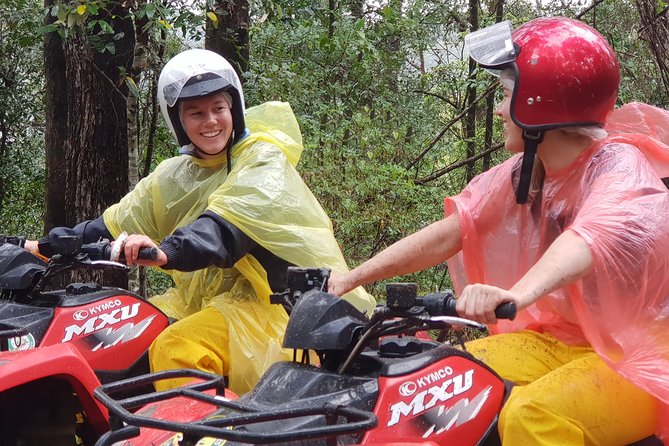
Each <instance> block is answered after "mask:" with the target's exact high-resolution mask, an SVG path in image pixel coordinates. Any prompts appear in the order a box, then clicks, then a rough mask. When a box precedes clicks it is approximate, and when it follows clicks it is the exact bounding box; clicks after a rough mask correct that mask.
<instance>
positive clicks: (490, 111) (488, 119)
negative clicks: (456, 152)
mask: <svg viewBox="0 0 669 446" xmlns="http://www.w3.org/2000/svg"><path fill="white" fill-rule="evenodd" d="M493 7H494V11H495V23H499V22H501V21H502V20H503V18H504V0H496V1H495V3H494V5H493ZM494 119H495V95H490V96H488V98H487V99H486V112H485V147H486V148H488V147H490V146H492V136H493V124H494V122H493V121H494ZM491 155H492V154H491V153H489V154H487V155H486V156H484V157H483V160H482V166H481V170H482V171H483V172H485V171H486V170H488V169H490V165H491V164H492V156H491Z"/></svg>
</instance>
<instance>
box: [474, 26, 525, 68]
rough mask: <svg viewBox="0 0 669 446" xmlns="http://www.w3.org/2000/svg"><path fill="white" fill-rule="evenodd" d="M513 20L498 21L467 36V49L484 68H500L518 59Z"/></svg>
mask: <svg viewBox="0 0 669 446" xmlns="http://www.w3.org/2000/svg"><path fill="white" fill-rule="evenodd" d="M511 31H512V28H511V22H510V21H508V20H506V21H504V22H500V23H496V24H494V25H492V26H488V27H486V28H483V29H480V30H478V31H474V32H473V33H469V34H467V35H466V36H465V50H466V51H467V52H468V53H469V56H470V57H471V58H472V59H474V61H476V63H478V64H479V65H481V66H482V67H484V68H499V67H501V66H503V65H506V64H509V63H511V62H513V61H515V60H516V56H517V55H518V53H517V52H516V48H515V46H514V44H513V40H512V39H511Z"/></svg>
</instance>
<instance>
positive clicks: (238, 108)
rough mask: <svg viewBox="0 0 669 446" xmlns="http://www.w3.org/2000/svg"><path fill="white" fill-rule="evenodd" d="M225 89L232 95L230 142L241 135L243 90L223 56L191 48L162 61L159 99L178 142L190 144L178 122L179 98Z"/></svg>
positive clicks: (235, 140) (213, 92)
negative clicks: (167, 60) (163, 64)
mask: <svg viewBox="0 0 669 446" xmlns="http://www.w3.org/2000/svg"><path fill="white" fill-rule="evenodd" d="M220 91H226V92H227V93H229V94H230V96H231V97H232V109H231V112H232V123H233V126H232V143H233V144H234V143H235V142H237V141H238V140H239V138H241V137H242V135H243V134H244V131H245V127H246V126H245V123H244V93H243V92H242V85H241V82H239V77H237V73H236V72H235V70H234V68H232V65H230V63H229V62H228V61H227V60H225V58H223V56H221V55H219V54H217V53H214V52H213V51H209V50H202V49H192V50H186V51H184V52H182V53H179V54H177V55H176V56H174V57H173V58H172V59H170V60H169V62H167V64H165V66H164V67H163V70H162V71H161V72H160V78H159V79H158V100H159V102H160V110H161V111H162V113H163V117H164V118H165V122H166V123H167V126H168V127H169V129H170V130H171V131H172V134H173V135H174V137H175V138H176V139H177V141H178V142H179V144H180V145H182V146H185V145H187V144H190V143H191V140H190V138H188V136H187V135H186V131H185V130H184V128H183V126H182V125H181V119H180V118H179V108H178V101H179V100H183V99H195V98H202V97H206V96H210V95H212V94H215V93H218V92H220Z"/></svg>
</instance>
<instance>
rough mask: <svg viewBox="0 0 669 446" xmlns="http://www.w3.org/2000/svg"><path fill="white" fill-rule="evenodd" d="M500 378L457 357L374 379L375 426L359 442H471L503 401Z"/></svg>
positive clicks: (482, 432)
mask: <svg viewBox="0 0 669 446" xmlns="http://www.w3.org/2000/svg"><path fill="white" fill-rule="evenodd" d="M504 392H505V387H504V382H503V381H502V380H501V379H500V378H499V377H497V376H496V375H495V374H493V373H491V372H490V371H489V370H488V369H487V368H485V367H484V366H482V365H481V364H479V363H477V362H475V361H472V360H470V359H468V358H465V357H463V356H460V355H453V356H450V357H447V358H445V359H443V360H441V361H438V362H436V363H434V364H432V365H430V366H429V367H426V368H424V369H422V370H420V371H417V372H414V373H411V374H408V375H404V376H401V377H392V378H386V377H381V378H379V399H378V402H377V405H376V408H375V410H374V412H375V413H376V415H377V417H378V420H379V424H378V427H377V428H375V429H373V430H371V431H369V432H368V433H367V434H366V435H365V438H364V439H363V442H362V444H365V445H372V444H378V445H381V444H384V445H389V444H405V445H411V444H416V445H458V446H467V445H476V444H478V443H479V441H480V440H481V439H482V438H483V437H484V436H485V435H486V432H487V430H488V429H489V427H490V426H491V424H492V423H493V422H494V420H495V417H496V416H497V414H498V413H499V411H500V409H501V406H502V404H503V401H504Z"/></svg>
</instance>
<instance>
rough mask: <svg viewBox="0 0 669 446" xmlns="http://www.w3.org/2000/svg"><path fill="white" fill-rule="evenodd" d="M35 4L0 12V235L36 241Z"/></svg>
mask: <svg viewBox="0 0 669 446" xmlns="http://www.w3.org/2000/svg"><path fill="white" fill-rule="evenodd" d="M40 10H41V8H40V3H37V2H35V1H30V0H15V1H13V2H11V3H10V4H9V5H7V8H5V7H3V9H2V11H1V12H0V160H1V161H0V232H1V233H4V234H13V235H28V236H33V237H35V236H38V235H40V234H41V231H42V224H43V219H42V209H43V202H44V199H43V197H44V167H43V162H44V152H43V151H44V144H43V138H44V134H43V126H44V118H43V114H44V111H43V108H42V101H41V100H40V99H39V98H40V97H41V94H42V58H41V48H40V47H39V46H38V45H37V43H38V40H37V39H36V38H35V36H34V29H35V27H36V26H37V25H38V24H39V23H40V19H41V16H40Z"/></svg>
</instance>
